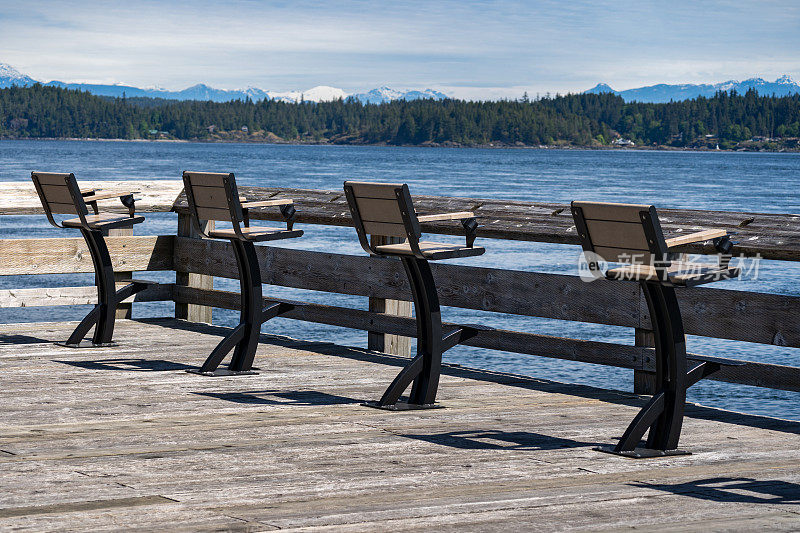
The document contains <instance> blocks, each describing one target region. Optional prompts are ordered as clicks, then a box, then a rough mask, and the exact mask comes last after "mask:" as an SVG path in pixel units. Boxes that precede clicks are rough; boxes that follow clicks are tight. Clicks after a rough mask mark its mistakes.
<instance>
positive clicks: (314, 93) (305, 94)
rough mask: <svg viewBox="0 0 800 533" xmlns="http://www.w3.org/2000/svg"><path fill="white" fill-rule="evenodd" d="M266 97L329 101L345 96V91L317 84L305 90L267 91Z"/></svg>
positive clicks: (284, 100)
mask: <svg viewBox="0 0 800 533" xmlns="http://www.w3.org/2000/svg"><path fill="white" fill-rule="evenodd" d="M267 96H268V98H270V99H272V100H280V101H282V102H290V103H294V102H300V101H301V100H302V101H304V102H331V101H333V100H338V99H340V98H341V99H342V100H344V99H345V98H347V93H346V92H344V91H343V90H342V89H339V88H337V87H329V86H327V85H317V86H316V87H312V88H311V89H309V90H307V91H288V92H282V93H281V92H269V93H267Z"/></svg>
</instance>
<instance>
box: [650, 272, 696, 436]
mask: <svg viewBox="0 0 800 533" xmlns="http://www.w3.org/2000/svg"><path fill="white" fill-rule="evenodd" d="M653 290H654V291H656V292H657V293H658V303H659V305H660V307H661V317H660V318H661V324H662V325H663V327H662V328H661V331H660V332H659V336H660V337H661V339H662V341H661V343H662V352H663V354H662V356H661V357H658V359H660V360H661V363H660V364H661V365H664V368H663V369H662V370H661V375H662V376H663V377H662V380H661V382H660V386H661V390H662V391H663V392H664V412H663V414H662V415H661V416H660V417H659V418H658V419H657V420H656V422H655V424H654V425H653V427H652V428H651V429H650V434H649V435H648V439H647V447H648V448H651V449H654V450H664V451H667V450H676V449H677V448H678V440H679V439H680V436H681V427H682V426H683V411H684V407H685V405H686V388H687V387H688V384H687V377H686V372H687V365H686V335H685V334H684V331H683V320H682V318H681V311H680V308H679V307H678V298H677V296H676V295H675V289H674V288H673V287H664V286H661V285H655V286H654V287H653Z"/></svg>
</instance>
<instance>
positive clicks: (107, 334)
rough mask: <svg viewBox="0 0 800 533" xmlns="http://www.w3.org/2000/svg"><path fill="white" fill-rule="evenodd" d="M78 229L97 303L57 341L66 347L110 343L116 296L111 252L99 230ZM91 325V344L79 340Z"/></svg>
mask: <svg viewBox="0 0 800 533" xmlns="http://www.w3.org/2000/svg"><path fill="white" fill-rule="evenodd" d="M81 233H82V234H83V238H84V240H85V241H86V244H87V246H88V247H89V254H90V255H91V257H92V263H93V264H94V273H95V285H97V304H96V305H95V306H94V309H92V310H91V311H89V313H88V314H87V315H86V317H84V319H83V320H82V321H81V323H80V324H78V327H76V328H75V330H74V331H73V332H72V335H70V336H69V339H67V341H66V342H64V343H59V344H60V345H61V346H67V347H70V348H76V347H81V348H87V347H102V346H113V345H114V344H113V343H112V342H111V339H112V337H113V335H114V318H115V313H116V309H117V300H116V291H115V284H114V267H113V266H112V264H111V256H110V255H109V253H108V247H107V246H106V242H105V239H104V238H103V233H102V232H100V231H92V230H87V229H81ZM92 326H94V327H95V328H94V335H93V336H92V342H91V344H89V343H83V342H81V341H83V338H84V337H85V336H86V334H87V333H88V332H89V330H90V329H91V328H92Z"/></svg>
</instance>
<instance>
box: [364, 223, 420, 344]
mask: <svg viewBox="0 0 800 533" xmlns="http://www.w3.org/2000/svg"><path fill="white" fill-rule="evenodd" d="M371 241H372V244H373V246H380V245H382V244H395V243H399V242H402V239H399V238H397V237H382V236H372V237H371ZM412 309H413V307H412V304H411V302H407V301H404V300H386V299H384V298H370V299H369V310H370V312H372V313H386V314H387V315H396V316H407V317H411V316H413V315H412ZM367 348H369V349H370V350H375V351H378V352H383V353H388V354H392V355H402V356H404V357H411V339H410V338H409V337H402V336H400V335H392V334H389V333H373V332H372V331H369V332H367Z"/></svg>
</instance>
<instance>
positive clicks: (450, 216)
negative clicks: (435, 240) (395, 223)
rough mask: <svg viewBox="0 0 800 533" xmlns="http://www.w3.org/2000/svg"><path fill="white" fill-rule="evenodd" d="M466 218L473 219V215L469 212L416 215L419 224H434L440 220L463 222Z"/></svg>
mask: <svg viewBox="0 0 800 533" xmlns="http://www.w3.org/2000/svg"><path fill="white" fill-rule="evenodd" d="M468 218H475V213H472V212H470V211H461V212H458V213H441V214H439V215H417V220H418V221H420V222H436V221H440V220H465V219H468Z"/></svg>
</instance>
